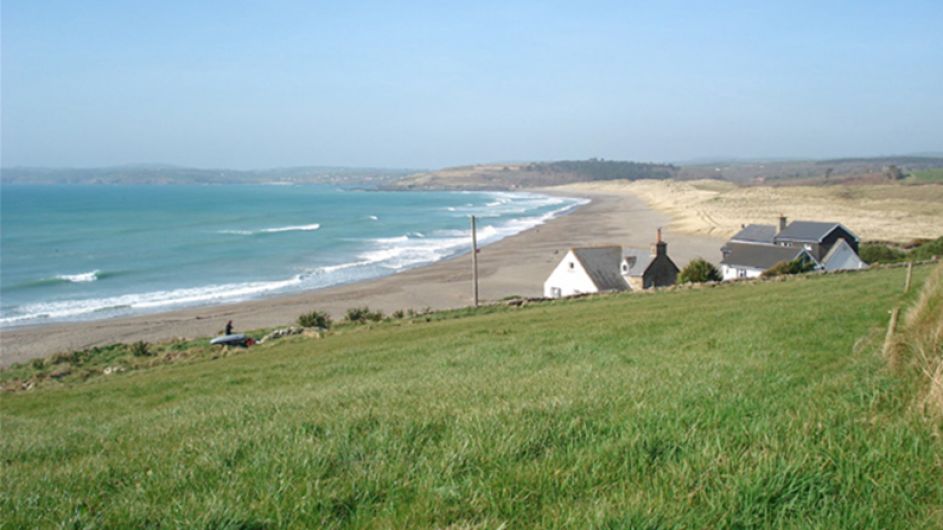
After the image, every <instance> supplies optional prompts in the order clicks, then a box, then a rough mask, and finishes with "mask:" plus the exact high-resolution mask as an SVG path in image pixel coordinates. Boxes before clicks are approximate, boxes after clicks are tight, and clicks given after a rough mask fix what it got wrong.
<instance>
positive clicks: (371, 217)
mask: <svg viewBox="0 0 943 530" xmlns="http://www.w3.org/2000/svg"><path fill="white" fill-rule="evenodd" d="M367 218H368V219H370V220H371V221H379V220H380V218H379V217H377V216H375V215H368V216H367Z"/></svg>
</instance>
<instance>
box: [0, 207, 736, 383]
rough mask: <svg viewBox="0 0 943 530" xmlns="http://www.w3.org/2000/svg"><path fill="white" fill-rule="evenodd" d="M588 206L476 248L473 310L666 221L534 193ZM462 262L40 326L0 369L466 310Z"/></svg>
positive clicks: (675, 252)
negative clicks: (157, 345) (313, 325)
mask: <svg viewBox="0 0 943 530" xmlns="http://www.w3.org/2000/svg"><path fill="white" fill-rule="evenodd" d="M541 191H544V192H547V193H559V194H562V195H567V196H581V197H586V198H589V199H592V202H591V203H590V204H587V205H585V206H582V207H580V208H578V209H576V210H575V211H573V212H572V213H570V214H568V215H564V216H562V217H558V218H556V219H552V220H551V221H549V222H547V223H545V224H543V225H540V226H539V227H536V228H533V229H530V230H527V231H525V232H522V233H520V234H518V235H515V236H512V237H509V238H506V239H504V240H501V241H499V242H497V243H494V244H491V245H488V246H486V247H484V248H483V249H482V250H481V252H480V253H479V255H478V270H479V278H480V279H479V286H480V298H481V300H482V302H483V303H487V302H490V301H496V300H500V299H501V298H503V297H506V296H510V295H521V296H541V295H542V294H543V282H544V280H545V279H546V278H547V275H549V274H550V272H551V271H552V270H553V268H554V266H556V264H557V263H558V262H559V260H560V259H561V258H562V257H563V254H564V253H565V252H566V250H567V248H569V247H571V246H580V245H594V244H620V245H623V246H628V247H638V248H648V247H649V245H650V244H651V242H652V241H653V240H654V236H655V230H656V228H658V227H660V226H669V225H670V223H671V221H672V219H671V218H669V217H668V216H667V215H666V214H664V213H660V212H658V211H655V210H653V209H652V208H650V207H649V206H647V205H646V203H645V202H644V201H642V200H641V199H639V198H638V197H636V196H634V195H632V194H627V193H619V194H609V193H598V192H594V191H592V190H589V191H585V192H584V191H583V190H579V189H572V188H571V189H568V190H566V191H565V192H562V193H561V192H559V191H555V190H552V189H551V190H541ZM665 240H666V241H667V242H668V254H669V256H671V258H672V259H673V260H674V261H675V263H677V265H678V266H679V267H683V266H684V265H685V264H686V263H687V262H688V261H689V260H690V259H692V258H695V257H699V256H700V257H704V258H706V259H709V260H710V261H714V262H717V261H718V260H719V259H720V250H719V249H720V246H721V244H722V243H723V241H722V240H721V239H719V238H717V237H713V236H708V235H694V234H682V233H672V232H671V231H670V230H668V231H666V232H665ZM471 280H472V268H471V256H470V254H465V255H461V256H457V257H454V258H451V259H448V260H444V261H440V262H437V263H434V264H432V265H428V266H425V267H421V268H416V269H412V270H408V271H404V272H401V273H399V274H394V275H391V276H387V277H384V278H380V279H376V280H369V281H365V282H359V283H354V284H349V285H341V286H337V287H330V288H326V289H319V290H314V291H306V292H303V293H297V294H291V295H285V296H279V297H274V298H268V299H264V300H254V301H249V302H239V303H233V304H225V305H217V306H206V307H196V308H190V309H181V310H176V311H170V312H165V313H155V314H147V315H140V316H133V317H119V318H112V319H107V320H98V321H92V322H81V323H66V324H47V325H38V326H29V327H19V328H12V329H9V330H5V331H3V332H0V349H2V358H0V365H2V366H7V365H9V364H12V363H16V362H22V361H25V360H28V359H31V358H35V357H43V356H46V355H49V354H52V353H56V352H60V351H71V350H78V349H83V348H89V347H92V346H100V345H104V344H111V343H115V342H133V341H138V340H144V341H148V342H157V341H162V340H168V339H173V338H176V337H187V338H193V337H208V336H211V335H215V334H216V333H217V332H219V331H220V330H221V329H222V328H223V326H224V325H225V323H226V321H227V320H232V321H233V322H234V325H235V328H236V330H237V331H239V330H251V329H257V328H264V327H272V326H280V325H289V324H291V323H293V322H294V321H295V319H296V318H297V317H298V315H300V314H302V313H304V312H307V311H310V310H312V309H320V310H326V311H328V312H330V313H331V314H332V315H334V316H335V317H340V316H342V315H343V313H344V311H345V310H346V309H347V308H349V307H354V306H364V305H367V306H370V308H371V309H381V310H383V311H385V312H387V313H389V312H391V311H394V310H396V309H408V308H413V309H422V308H426V307H429V308H432V309H447V308H456V307H464V306H468V305H471V303H472V283H471Z"/></svg>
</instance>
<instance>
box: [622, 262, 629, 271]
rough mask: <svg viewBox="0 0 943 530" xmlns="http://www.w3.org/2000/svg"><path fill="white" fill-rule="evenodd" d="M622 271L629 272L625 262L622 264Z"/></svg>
mask: <svg viewBox="0 0 943 530" xmlns="http://www.w3.org/2000/svg"><path fill="white" fill-rule="evenodd" d="M622 272H629V266H628V265H626V264H625V263H623V264H622Z"/></svg>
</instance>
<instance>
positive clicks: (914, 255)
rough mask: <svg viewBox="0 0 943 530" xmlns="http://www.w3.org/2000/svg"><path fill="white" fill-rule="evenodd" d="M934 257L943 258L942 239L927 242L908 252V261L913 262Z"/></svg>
mask: <svg viewBox="0 0 943 530" xmlns="http://www.w3.org/2000/svg"><path fill="white" fill-rule="evenodd" d="M935 256H943V237H938V238H936V239H934V240H933V241H927V242H926V243H923V244H922V245H920V246H919V247H917V248H915V249H913V250H912V251H910V259H913V260H918V261H919V260H925V259H932V258H933V257H935Z"/></svg>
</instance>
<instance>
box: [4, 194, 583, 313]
mask: <svg viewBox="0 0 943 530" xmlns="http://www.w3.org/2000/svg"><path fill="white" fill-rule="evenodd" d="M585 202H586V200H585V199H580V198H576V197H573V198H567V197H557V196H547V195H542V194H538V193H524V192H497V191H496V192H435V191H378V190H364V189H356V188H344V187H338V186H333V185H262V184H260V185H230V186H224V185H25V184H5V185H3V186H2V187H0V327H12V326H20V325H32V324H41V323H47V322H62V321H85V320H95V319H104V318H112V317H117V316H124V315H132V314H140V313H146V312H156V311H165V310H170V309H175V308H182V307H193V306H200V305H212V304H221V303H228V302H237V301H243V300H250V299H257V298H263V297H271V296H276V295H281V294H286V293H294V292H299V291H305V290H312V289H319V288H324V287H329V286H334V285H340V284H345V283H350V282H357V281H362V280H367V279H371V278H378V277H381V276H386V275H390V274H396V273H398V272H401V271H404V270H407V269H411V268H414V267H419V266H422V265H427V264H430V263H434V262H436V261H439V260H442V259H446V258H449V257H452V256H455V255H458V254H461V253H466V252H469V251H470V228H469V216H471V215H475V216H477V217H478V218H479V221H478V239H479V242H480V244H481V245H488V244H491V243H494V242H495V241H498V240H500V239H503V238H506V237H508V236H511V235H514V234H517V233H519V232H521V231H523V230H527V229H529V228H532V227H535V226H537V225H540V224H542V223H544V222H546V221H548V220H549V219H551V218H553V217H555V216H559V215H563V214H565V213H566V212H568V211H570V210H572V209H573V208H574V207H576V206H578V205H580V204H583V203H585Z"/></svg>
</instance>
